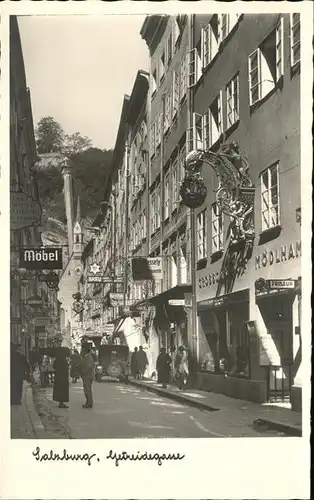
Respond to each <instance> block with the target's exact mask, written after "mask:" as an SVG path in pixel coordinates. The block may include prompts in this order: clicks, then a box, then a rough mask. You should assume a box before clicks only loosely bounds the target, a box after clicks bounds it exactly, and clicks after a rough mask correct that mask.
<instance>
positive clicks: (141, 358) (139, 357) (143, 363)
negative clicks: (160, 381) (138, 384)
mask: <svg viewBox="0 0 314 500" xmlns="http://www.w3.org/2000/svg"><path fill="white" fill-rule="evenodd" d="M136 361H137V369H138V374H139V378H140V379H143V378H144V373H145V371H146V368H147V365H148V358H147V354H146V352H145V351H144V349H143V346H142V345H141V346H140V348H139V350H138V352H137V353H136Z"/></svg>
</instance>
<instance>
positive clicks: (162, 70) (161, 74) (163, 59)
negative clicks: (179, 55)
mask: <svg viewBox="0 0 314 500" xmlns="http://www.w3.org/2000/svg"><path fill="white" fill-rule="evenodd" d="M165 62H166V57H165V52H163V53H162V54H161V56H160V60H159V84H161V83H162V82H163V80H164V78H165Z"/></svg>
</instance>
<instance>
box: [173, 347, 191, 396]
mask: <svg viewBox="0 0 314 500" xmlns="http://www.w3.org/2000/svg"><path fill="white" fill-rule="evenodd" d="M175 370H176V375H175V377H176V380H177V382H178V386H179V388H180V389H184V388H185V387H186V384H187V379H188V376H189V365H188V355H187V350H186V348H185V347H184V346H183V345H181V346H180V347H179V349H178V352H177V355H176V358H175Z"/></svg>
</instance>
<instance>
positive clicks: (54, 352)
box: [40, 339, 70, 408]
mask: <svg viewBox="0 0 314 500" xmlns="http://www.w3.org/2000/svg"><path fill="white" fill-rule="evenodd" d="M61 344H62V340H61V339H58V340H57V341H56V343H55V347H46V348H41V349H40V353H41V354H46V355H47V356H50V357H51V358H54V363H53V368H54V372H55V375H54V381H53V394H52V399H53V401H56V402H57V403H59V408H68V406H66V404H65V403H68V402H69V362H68V359H69V357H70V349H68V348H67V347H61Z"/></svg>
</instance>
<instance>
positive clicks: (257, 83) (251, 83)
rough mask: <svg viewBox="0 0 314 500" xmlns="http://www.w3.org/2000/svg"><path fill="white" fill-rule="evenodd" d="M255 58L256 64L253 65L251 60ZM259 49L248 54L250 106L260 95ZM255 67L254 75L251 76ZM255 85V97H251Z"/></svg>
mask: <svg viewBox="0 0 314 500" xmlns="http://www.w3.org/2000/svg"><path fill="white" fill-rule="evenodd" d="M255 58H256V65H253V61H254V59H255ZM260 60H261V57H260V49H256V50H254V51H253V52H252V53H251V54H250V55H249V101H250V106H252V105H253V104H254V103H255V102H257V101H259V100H260V95H261V64H260ZM255 69H256V76H255V77H254V78H253V72H254V73H255ZM255 87H257V98H256V99H253V95H254V94H253V90H254V88H255Z"/></svg>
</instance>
